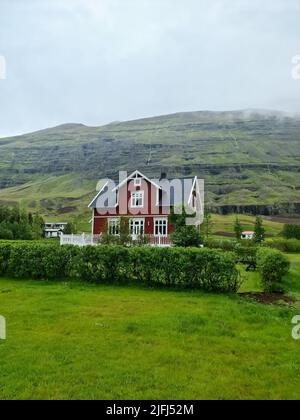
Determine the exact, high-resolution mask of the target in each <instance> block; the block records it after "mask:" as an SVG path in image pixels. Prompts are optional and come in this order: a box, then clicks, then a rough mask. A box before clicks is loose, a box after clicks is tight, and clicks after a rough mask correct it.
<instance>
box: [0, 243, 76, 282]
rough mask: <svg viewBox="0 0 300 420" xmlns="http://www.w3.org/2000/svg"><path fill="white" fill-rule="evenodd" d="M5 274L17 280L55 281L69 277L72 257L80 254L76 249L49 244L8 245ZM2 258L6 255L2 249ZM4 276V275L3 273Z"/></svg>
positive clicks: (0, 251) (0, 250)
mask: <svg viewBox="0 0 300 420" xmlns="http://www.w3.org/2000/svg"><path fill="white" fill-rule="evenodd" d="M6 246H7V247H9V248H10V250H9V253H8V251H7V249H6V250H5V252H6V257H7V256H8V261H7V262H6V265H5V269H6V270H5V273H6V274H9V275H11V276H13V277H16V278H32V279H45V280H55V279H61V278H64V277H67V276H68V274H69V272H70V260H71V257H72V256H73V255H74V254H75V255H76V254H77V253H78V252H79V248H75V247H70V246H69V247H57V246H52V245H48V244H45V245H44V244H13V245H6ZM0 253H1V256H2V255H4V253H3V250H2V249H1V247H0ZM2 274H4V273H2Z"/></svg>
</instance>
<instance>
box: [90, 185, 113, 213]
mask: <svg viewBox="0 0 300 420" xmlns="http://www.w3.org/2000/svg"><path fill="white" fill-rule="evenodd" d="M107 185H108V181H107V182H106V184H104V185H103V187H102V188H101V190H100V191H99V192H98V193H97V194H96V195H95V197H94V198H93V199H92V201H91V202H90V204H89V205H88V208H91V206H92V204H93V202H94V201H95V200H97V198H98V197H99V195H100V194H101V193H102V191H103V190H104V188H105V187H107Z"/></svg>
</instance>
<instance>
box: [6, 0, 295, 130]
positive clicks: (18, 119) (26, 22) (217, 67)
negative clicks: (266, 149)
mask: <svg viewBox="0 0 300 420" xmlns="http://www.w3.org/2000/svg"><path fill="white" fill-rule="evenodd" d="M0 11H1V15H0V55H1V54H2V55H5V57H6V59H7V60H8V61H9V68H10V77H9V79H7V80H6V82H5V83H1V84H0V127H1V129H2V130H3V132H5V133H7V132H10V131H12V132H13V131H16V132H19V131H28V130H33V129H35V128H42V127H44V126H49V125H52V124H58V123H63V122H68V121H78V122H84V123H87V124H93V125H94V124H101V123H105V122H109V121H111V120H121V119H130V118H138V117H139V116H141V117H142V116H146V115H155V114H161V113H168V112H175V111H184V110H195V109H231V108H234V109H237V108H241V107H246V108H249V107H257V108H264V107H271V108H282V109H287V110H292V111H293V110H295V111H296V110H298V111H299V109H296V108H297V107H298V106H299V105H297V104H298V103H299V95H300V84H297V86H295V83H293V81H292V79H291V57H292V56H295V55H298V54H300V41H299V40H300V25H299V22H298V16H299V12H300V3H299V1H298V0H295V1H294V0H272V1H270V0H265V1H263V2H262V1H261V0H230V2H229V1H227V0H212V1H211V2H208V1H207V0H187V1H185V2H183V1H182V0H126V1H125V0H64V1H60V0H43V1H42V2H41V1H40V0H27V1H26V2H21V1H19V0H2V2H1V10H0ZM0 134H1V133H0Z"/></svg>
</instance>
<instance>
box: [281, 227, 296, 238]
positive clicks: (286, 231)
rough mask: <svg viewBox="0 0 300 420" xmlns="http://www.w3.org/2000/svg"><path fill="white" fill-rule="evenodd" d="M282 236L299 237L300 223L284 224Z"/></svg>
mask: <svg viewBox="0 0 300 420" xmlns="http://www.w3.org/2000/svg"><path fill="white" fill-rule="evenodd" d="M282 236H283V237H284V238H286V239H300V225H292V224H290V225H284V227H283V231H282Z"/></svg>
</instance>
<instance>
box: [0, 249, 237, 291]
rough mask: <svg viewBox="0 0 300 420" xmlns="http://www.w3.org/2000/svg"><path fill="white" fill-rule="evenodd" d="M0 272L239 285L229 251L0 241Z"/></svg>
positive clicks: (205, 286) (225, 287)
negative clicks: (7, 242)
mask: <svg viewBox="0 0 300 420" xmlns="http://www.w3.org/2000/svg"><path fill="white" fill-rule="evenodd" d="M0 275H2V276H3V275H6V276H12V277H15V278H32V279H45V280H58V279H68V278H78V279H81V280H83V281H86V282H94V283H109V284H142V285H146V286H155V287H178V288H195V289H202V290H206V291H215V292H236V291H237V290H238V289H239V286H240V275H239V272H238V270H237V269H236V267H235V258H234V256H233V255H232V254H230V253H224V252H220V251H216V250H209V249H196V248H195V249H194V248H187V249H184V248H152V247H144V248H126V247H120V246H99V247H84V248H78V247H72V246H65V247H56V246H50V245H42V244H39V245H38V244H35V245H33V244H28V245H27V244H26V245H25V244H11V245H9V244H0Z"/></svg>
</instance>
